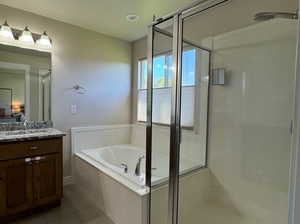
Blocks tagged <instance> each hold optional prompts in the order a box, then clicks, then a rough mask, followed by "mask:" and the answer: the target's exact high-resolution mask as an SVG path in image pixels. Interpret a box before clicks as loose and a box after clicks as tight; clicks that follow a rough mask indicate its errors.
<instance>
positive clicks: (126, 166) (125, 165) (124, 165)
mask: <svg viewBox="0 0 300 224" xmlns="http://www.w3.org/2000/svg"><path fill="white" fill-rule="evenodd" d="M121 167H122V168H123V169H124V173H128V165H127V164H126V163H122V164H121Z"/></svg>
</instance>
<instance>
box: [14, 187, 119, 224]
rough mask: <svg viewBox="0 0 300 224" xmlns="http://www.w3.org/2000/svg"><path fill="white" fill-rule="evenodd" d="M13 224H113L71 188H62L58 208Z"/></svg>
mask: <svg viewBox="0 0 300 224" xmlns="http://www.w3.org/2000/svg"><path fill="white" fill-rule="evenodd" d="M13 224H114V223H113V222H112V221H110V219H109V218H107V217H106V216H105V215H104V213H103V212H101V211H100V210H99V209H97V208H95V207H94V206H92V205H91V204H89V203H88V202H86V201H85V200H84V199H82V198H78V197H77V195H76V194H75V192H74V189H73V187H72V186H67V187H65V188H64V199H63V200H62V204H61V206H60V207H57V208H53V209H49V210H47V211H45V212H42V213H39V214H36V215H33V216H30V217H26V218H22V219H20V220H17V221H16V222H14V223H13Z"/></svg>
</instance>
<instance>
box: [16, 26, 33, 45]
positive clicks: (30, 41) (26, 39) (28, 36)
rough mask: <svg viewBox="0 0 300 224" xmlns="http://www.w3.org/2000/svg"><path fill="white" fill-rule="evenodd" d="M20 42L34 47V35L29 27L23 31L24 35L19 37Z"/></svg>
mask: <svg viewBox="0 0 300 224" xmlns="http://www.w3.org/2000/svg"><path fill="white" fill-rule="evenodd" d="M19 40H20V41H22V42H24V43H25V44H29V45H34V40H33V37H32V33H31V32H30V30H29V29H28V27H27V26H26V27H25V29H24V30H23V32H22V35H21V36H20V37H19Z"/></svg>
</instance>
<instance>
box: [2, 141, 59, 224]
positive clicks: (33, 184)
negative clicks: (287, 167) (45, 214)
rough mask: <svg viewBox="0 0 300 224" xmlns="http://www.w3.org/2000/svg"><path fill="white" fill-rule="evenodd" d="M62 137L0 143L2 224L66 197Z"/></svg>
mask: <svg viewBox="0 0 300 224" xmlns="http://www.w3.org/2000/svg"><path fill="white" fill-rule="evenodd" d="M62 176H63V174H62V137H59V138H53V139H45V140H39V141H24V142H14V143H0V222H1V220H2V219H3V220H5V219H6V218H9V217H11V216H16V215H18V214H21V213H23V214H24V213H26V212H27V211H32V210H34V209H37V208H39V207H43V206H46V205H50V204H53V203H55V202H56V203H57V202H58V203H59V202H60V200H61V198H62V193H63V192H62Z"/></svg>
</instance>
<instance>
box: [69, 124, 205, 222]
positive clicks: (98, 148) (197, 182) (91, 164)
mask: <svg viewBox="0 0 300 224" xmlns="http://www.w3.org/2000/svg"><path fill="white" fill-rule="evenodd" d="M131 128H132V126H126V125H122V126H109V127H84V128H73V129H72V153H73V157H72V158H73V162H72V176H73V180H74V185H75V188H76V192H77V193H78V195H79V196H82V197H84V198H85V199H87V200H88V201H89V202H90V203H92V204H93V205H95V206H97V207H98V208H99V209H100V210H102V211H103V212H104V213H105V214H106V215H107V216H108V217H109V218H110V219H111V220H112V221H113V222H114V223H115V224H146V223H147V216H148V210H149V208H148V204H147V201H148V196H149V192H150V189H149V188H148V187H147V186H145V159H143V160H142V163H141V175H140V176H139V177H137V176H136V175H135V174H134V171H135V167H136V164H137V161H138V158H139V157H141V156H145V147H143V146H137V145H139V144H134V145H133V144H131V143H132V142H135V141H132V140H131V137H130V136H131V134H130V133H131ZM163 149H166V146H164V145H162V144H158V143H157V145H155V147H154V148H153V153H152V168H153V170H152V180H151V181H152V186H155V187H152V190H151V198H152V199H151V203H152V204H151V205H152V210H153V213H152V214H153V217H151V218H152V220H153V221H154V223H156V224H163V223H165V214H167V209H168V207H167V205H168V183H167V181H168V176H169V172H168V171H169V156H168V155H166V154H164V152H168V150H163ZM121 164H126V165H127V166H128V171H127V172H125V170H124V167H122V165H121ZM197 164H198V165H197ZM196 168H199V162H198V163H197V162H196V161H190V160H188V159H185V158H182V159H181V161H180V173H181V174H184V173H185V174H186V175H184V176H183V177H182V178H181V179H180V186H181V188H180V189H182V190H184V191H183V193H182V194H181V195H182V196H183V197H181V198H184V199H185V198H186V199H187V200H188V199H189V198H191V197H195V194H196V195H197V198H199V200H198V201H197V206H198V204H200V203H201V201H204V198H206V197H207V195H209V194H208V193H207V191H208V189H210V187H209V186H208V184H209V183H210V180H209V179H210V175H209V171H208V169H196ZM192 170H193V172H190V171H192ZM194 186H197V188H196V189H194ZM199 186H200V187H199ZM186 194H187V195H186ZM193 206H194V205H193ZM197 206H196V205H195V206H194V207H197ZM192 209H193V208H192V207H189V206H188V209H187V211H186V212H184V213H183V214H185V213H186V214H187V216H188V215H189V212H190V211H191V210H192Z"/></svg>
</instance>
